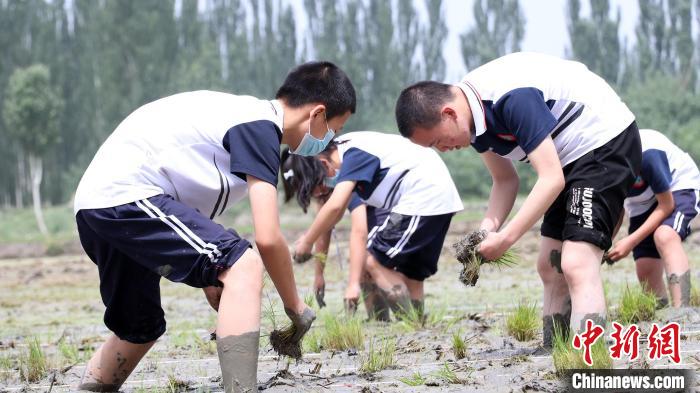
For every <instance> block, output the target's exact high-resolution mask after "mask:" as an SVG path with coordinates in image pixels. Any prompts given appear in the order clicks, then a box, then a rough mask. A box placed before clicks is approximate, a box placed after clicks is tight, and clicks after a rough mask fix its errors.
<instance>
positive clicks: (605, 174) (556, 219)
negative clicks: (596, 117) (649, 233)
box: [540, 122, 642, 250]
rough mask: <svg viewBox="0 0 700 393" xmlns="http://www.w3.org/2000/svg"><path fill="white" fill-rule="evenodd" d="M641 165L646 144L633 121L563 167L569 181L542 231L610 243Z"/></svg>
mask: <svg viewBox="0 0 700 393" xmlns="http://www.w3.org/2000/svg"><path fill="white" fill-rule="evenodd" d="M641 166H642V144H641V141H640V138H639V130H638V129H637V124H636V123H635V122H632V124H630V126H629V127H627V129H625V131H623V132H622V133H620V135H618V136H616V137H615V138H613V139H612V140H610V141H609V142H608V143H606V144H604V145H603V146H601V147H599V148H597V149H595V150H593V151H591V152H588V153H587V154H585V155H584V156H582V157H581V158H579V159H577V160H576V161H574V162H572V163H570V164H568V165H566V166H565V167H564V168H562V169H563V172H564V180H565V182H566V184H565V185H564V190H563V191H562V192H561V193H560V194H559V196H558V197H557V199H556V200H555V201H554V203H553V204H552V206H550V207H549V209H548V210H547V212H546V213H545V214H544V218H543V219H542V226H541V227H540V233H541V234H542V236H546V237H550V238H552V239H557V240H562V241H564V240H572V241H583V242H586V243H590V244H593V245H595V246H597V247H598V248H600V249H601V250H607V249H608V248H610V245H611V244H612V233H613V231H614V229H615V226H616V225H617V222H618V220H619V219H620V215H621V214H622V213H623V209H624V200H625V198H626V197H627V192H628V190H629V188H630V187H631V186H632V184H633V183H634V181H635V179H636V178H637V174H638V173H639V171H640V169H641Z"/></svg>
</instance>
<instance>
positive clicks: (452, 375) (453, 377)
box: [432, 363, 464, 384]
mask: <svg viewBox="0 0 700 393" xmlns="http://www.w3.org/2000/svg"><path fill="white" fill-rule="evenodd" d="M432 375H433V376H434V377H436V378H440V379H442V380H443V381H445V382H447V383H449V384H462V383H464V380H463V379H462V378H460V377H459V376H457V373H456V372H454V370H452V369H451V368H450V366H449V365H448V364H447V363H444V364H443V365H442V367H440V369H439V370H438V371H435V372H434V373H433V374H432Z"/></svg>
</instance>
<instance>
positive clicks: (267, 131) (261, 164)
mask: <svg viewBox="0 0 700 393" xmlns="http://www.w3.org/2000/svg"><path fill="white" fill-rule="evenodd" d="M223 143H224V148H225V149H226V150H228V152H229V153H230V154H231V173H233V174H234V175H236V176H238V177H240V178H241V179H243V180H246V176H247V175H250V176H253V177H256V178H258V179H260V180H262V181H265V182H267V183H270V184H272V185H273V186H275V187H277V174H278V172H279V167H280V143H281V133H280V130H279V128H278V127H277V126H276V125H275V123H273V122H271V121H269V120H257V121H253V122H249V123H242V124H238V125H236V126H233V127H231V129H229V130H228V131H227V132H226V135H225V136H224V141H223Z"/></svg>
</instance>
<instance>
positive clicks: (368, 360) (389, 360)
mask: <svg viewBox="0 0 700 393" xmlns="http://www.w3.org/2000/svg"><path fill="white" fill-rule="evenodd" d="M395 353H396V341H395V340H394V339H391V338H387V339H384V343H383V344H381V345H380V346H379V347H377V348H375V344H374V339H372V340H370V342H369V349H368V350H367V352H366V354H364V355H363V356H362V357H361V364H360V372H362V373H374V372H377V371H381V370H384V369H386V368H389V367H392V366H393V365H394V364H395V363H396V360H395V359H394V354H395Z"/></svg>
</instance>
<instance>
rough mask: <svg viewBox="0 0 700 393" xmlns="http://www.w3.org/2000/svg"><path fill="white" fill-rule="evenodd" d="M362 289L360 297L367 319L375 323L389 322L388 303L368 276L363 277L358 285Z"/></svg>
mask: <svg viewBox="0 0 700 393" xmlns="http://www.w3.org/2000/svg"><path fill="white" fill-rule="evenodd" d="M360 286H361V287H362V296H363V299H364V303H365V309H367V317H369V319H376V320H377V321H384V322H389V321H391V317H390V315H389V303H388V302H387V300H386V299H385V298H384V296H382V294H381V293H380V292H379V288H378V287H377V285H376V284H374V283H373V282H372V280H371V278H370V277H369V276H368V275H365V277H364V279H363V281H362V282H361V283H360Z"/></svg>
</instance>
